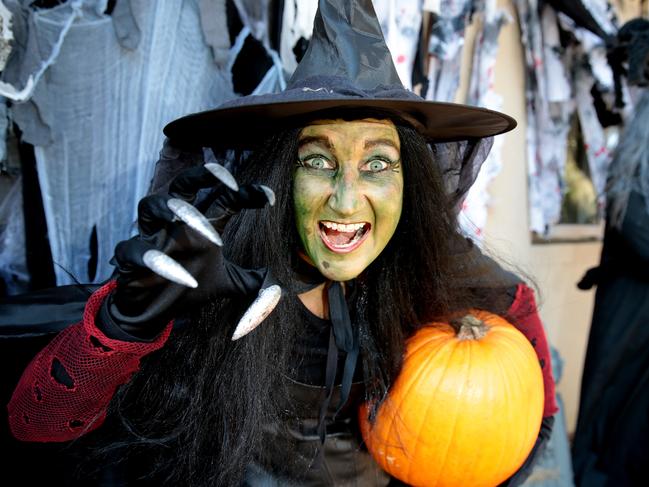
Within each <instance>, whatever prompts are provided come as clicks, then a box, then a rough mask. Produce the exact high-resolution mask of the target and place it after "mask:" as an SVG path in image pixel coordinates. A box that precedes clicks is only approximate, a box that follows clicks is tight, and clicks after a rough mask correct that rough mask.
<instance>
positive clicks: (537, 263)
mask: <svg viewBox="0 0 649 487" xmlns="http://www.w3.org/2000/svg"><path fill="white" fill-rule="evenodd" d="M499 3H500V4H501V5H502V6H503V7H504V8H506V9H508V10H509V12H510V13H511V14H512V18H513V19H515V15H514V10H513V7H512V5H511V0H500V2H499ZM499 41H500V42H499V45H500V47H499V53H498V58H497V61H496V71H495V72H496V80H495V90H496V92H497V93H499V94H500V95H501V96H503V98H504V104H503V107H502V110H503V111H504V112H505V113H508V114H509V115H512V116H513V117H514V118H516V120H518V123H519V125H518V127H517V128H516V129H515V130H514V131H513V132H511V133H509V134H506V135H504V136H502V137H504V144H503V146H504V147H503V153H502V161H503V169H502V172H501V173H500V174H499V175H498V177H497V178H496V179H495V180H494V182H493V183H492V186H491V194H492V205H491V208H490V213H489V220H488V223H487V228H486V232H485V242H486V244H487V246H488V247H489V248H490V249H491V250H493V252H494V253H495V254H496V255H497V256H500V257H501V258H502V259H504V260H505V261H508V262H511V263H513V264H514V265H516V266H518V267H519V268H520V269H521V270H523V271H524V272H526V273H527V274H528V275H529V276H530V277H531V278H532V279H533V280H534V281H535V283H536V284H537V286H538V289H539V294H540V296H539V304H540V313H541V318H542V319H543V322H544V324H545V326H546V330H547V333H548V338H549V340H550V342H551V344H552V345H553V346H555V347H556V348H557V349H558V350H559V353H560V354H561V357H562V358H563V361H564V369H563V377H562V379H561V382H560V384H559V392H560V394H561V396H562V398H563V400H564V403H565V414H566V423H567V427H568V431H569V432H572V431H574V426H575V421H576V417H577V409H578V405H579V388H580V381H581V370H582V364H583V360H584V354H585V348H586V342H587V338H588V330H589V327H590V320H591V314H592V306H593V298H594V292H593V291H589V292H584V291H580V290H578V289H577V287H576V283H577V281H578V280H579V279H580V278H581V276H582V275H583V273H584V272H585V271H586V270H587V269H588V268H589V267H591V266H593V265H596V264H597V263H598V261H599V254H600V251H601V244H600V243H598V242H592V243H574V244H533V243H532V241H531V236H530V232H529V230H528V203H527V201H528V200H527V182H526V181H527V170H526V164H527V163H526V153H525V130H526V122H525V98H524V97H525V83H524V72H523V51H522V46H521V42H520V32H519V29H518V24H517V22H516V21H513V22H511V23H510V24H508V25H506V26H505V27H504V28H503V30H502V32H501V34H500V39H499Z"/></svg>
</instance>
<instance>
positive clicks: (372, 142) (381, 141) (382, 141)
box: [363, 139, 399, 150]
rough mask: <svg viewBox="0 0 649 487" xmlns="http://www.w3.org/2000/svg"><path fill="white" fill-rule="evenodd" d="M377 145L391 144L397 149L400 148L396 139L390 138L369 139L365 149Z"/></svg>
mask: <svg viewBox="0 0 649 487" xmlns="http://www.w3.org/2000/svg"><path fill="white" fill-rule="evenodd" d="M377 145H389V146H390V147H394V148H395V149H396V150H399V147H397V145H396V144H395V143H394V141H392V140H390V139H372V140H368V141H366V142H365V146H364V147H363V148H364V149H370V148H372V147H375V146H377Z"/></svg>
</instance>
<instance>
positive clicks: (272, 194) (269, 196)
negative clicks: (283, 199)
mask: <svg viewBox="0 0 649 487" xmlns="http://www.w3.org/2000/svg"><path fill="white" fill-rule="evenodd" d="M260 186H261V189H262V191H263V192H264V194H265V195H266V199H267V200H268V204H269V205H270V206H273V205H275V192H274V191H273V190H272V189H270V188H269V187H268V186H264V185H263V184H260Z"/></svg>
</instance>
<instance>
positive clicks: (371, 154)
mask: <svg viewBox="0 0 649 487" xmlns="http://www.w3.org/2000/svg"><path fill="white" fill-rule="evenodd" d="M400 147H401V144H400V141H399V135H398V133H397V130H396V128H395V126H394V124H393V123H392V122H391V121H388V120H375V119H364V120H356V121H352V122H348V121H343V120H322V121H318V122H315V123H313V124H312V125H309V126H307V127H305V128H304V129H303V130H302V131H301V132H300V136H299V150H298V162H297V166H296V169H295V173H294V177H293V203H294V208H295V219H296V223H297V230H298V233H299V235H300V239H301V240H302V246H303V248H304V251H305V253H306V254H307V255H308V257H309V258H310V259H311V261H312V263H313V265H315V267H317V268H318V270H319V271H320V273H321V274H322V275H323V276H325V277H326V278H328V279H331V280H335V281H347V280H349V279H353V278H355V277H357V276H358V275H359V274H360V273H361V272H363V271H364V270H365V269H366V268H367V266H369V265H370V263H371V262H372V261H374V259H376V257H378V255H379V254H380V253H381V252H382V251H383V249H384V248H385V246H386V245H387V244H388V242H389V241H390V238H392V235H393V234H394V231H395V230H396V228H397V225H398V223H399V218H400V217H401V208H402V204H403V172H402V171H403V167H402V165H401V152H400Z"/></svg>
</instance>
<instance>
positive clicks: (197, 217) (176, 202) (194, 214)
mask: <svg viewBox="0 0 649 487" xmlns="http://www.w3.org/2000/svg"><path fill="white" fill-rule="evenodd" d="M167 207H168V208H169V209H170V210H171V211H172V213H173V214H174V215H176V216H177V217H178V218H179V219H181V220H182V221H184V222H185V223H186V224H187V225H189V226H190V227H191V228H193V229H194V230H196V231H197V232H198V233H200V234H201V235H202V236H203V237H205V238H206V239H207V240H209V241H210V242H212V243H213V244H214V245H218V246H219V247H221V246H222V245H223V240H221V236H220V235H219V234H218V232H217V231H216V230H214V227H213V226H212V224H211V223H210V222H209V221H208V219H207V218H205V216H204V215H203V214H202V213H201V212H200V211H198V210H197V209H196V208H194V207H193V206H192V205H190V204H189V203H187V202H186V201H184V200H181V199H178V198H171V199H170V200H168V201H167Z"/></svg>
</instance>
